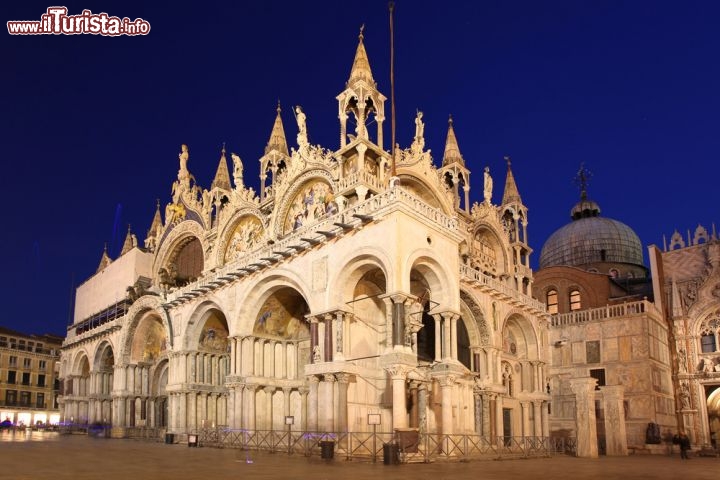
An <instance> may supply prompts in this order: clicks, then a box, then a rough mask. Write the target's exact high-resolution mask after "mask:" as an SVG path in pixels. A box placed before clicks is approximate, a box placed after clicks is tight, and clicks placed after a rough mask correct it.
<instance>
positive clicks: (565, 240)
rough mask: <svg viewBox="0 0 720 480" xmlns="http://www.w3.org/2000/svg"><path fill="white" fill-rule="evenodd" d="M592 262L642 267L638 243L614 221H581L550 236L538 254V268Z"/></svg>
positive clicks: (625, 226)
mask: <svg viewBox="0 0 720 480" xmlns="http://www.w3.org/2000/svg"><path fill="white" fill-rule="evenodd" d="M581 203H583V202H581ZM593 203H594V202H593ZM578 205H580V204H578ZM576 208H577V205H576ZM573 212H575V209H573ZM596 262H614V263H628V264H632V265H642V264H643V255H642V244H641V243H640V239H639V238H638V236H637V235H636V234H635V232H634V231H633V230H632V229H631V228H630V227H628V226H627V225H625V224H624V223H622V222H618V221H617V220H613V219H610V218H602V217H597V216H595V217H592V216H591V217H583V218H578V219H576V220H574V221H573V222H571V223H569V224H567V225H565V226H564V227H562V228H560V229H559V230H557V231H555V233H553V234H552V235H550V238H548V240H547V241H546V242H545V245H543V248H542V251H541V253H540V268H545V267H552V266H555V265H563V266H573V267H580V266H582V265H587V264H590V263H596Z"/></svg>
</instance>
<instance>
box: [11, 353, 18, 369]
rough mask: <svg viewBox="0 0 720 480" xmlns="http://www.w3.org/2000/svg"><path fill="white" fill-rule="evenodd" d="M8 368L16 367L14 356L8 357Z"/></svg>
mask: <svg viewBox="0 0 720 480" xmlns="http://www.w3.org/2000/svg"><path fill="white" fill-rule="evenodd" d="M10 366H11V367H17V357H16V356H15V355H10Z"/></svg>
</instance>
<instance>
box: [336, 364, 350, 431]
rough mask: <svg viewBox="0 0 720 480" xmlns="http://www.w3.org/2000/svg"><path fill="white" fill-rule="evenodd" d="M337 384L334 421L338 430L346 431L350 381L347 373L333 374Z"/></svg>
mask: <svg viewBox="0 0 720 480" xmlns="http://www.w3.org/2000/svg"><path fill="white" fill-rule="evenodd" d="M335 378H336V379H337V386H338V401H337V403H338V415H337V420H336V422H335V424H336V426H337V429H336V431H338V432H347V431H348V405H347V403H348V399H347V393H348V386H349V383H350V375H349V374H347V373H338V374H336V375H335Z"/></svg>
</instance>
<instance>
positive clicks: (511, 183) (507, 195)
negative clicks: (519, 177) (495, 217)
mask: <svg viewBox="0 0 720 480" xmlns="http://www.w3.org/2000/svg"><path fill="white" fill-rule="evenodd" d="M505 161H506V162H507V167H508V168H507V177H505V191H504V192H503V199H502V204H503V205H507V204H508V203H522V200H521V199H520V192H518V188H517V185H516V184H515V177H514V176H513V173H512V168H511V167H510V157H505Z"/></svg>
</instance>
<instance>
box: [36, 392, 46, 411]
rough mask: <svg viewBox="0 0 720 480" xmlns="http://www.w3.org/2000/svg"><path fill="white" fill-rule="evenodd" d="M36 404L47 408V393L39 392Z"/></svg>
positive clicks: (38, 406)
mask: <svg viewBox="0 0 720 480" xmlns="http://www.w3.org/2000/svg"><path fill="white" fill-rule="evenodd" d="M35 406H36V407H37V408H45V394H44V393H38V394H37V398H36V399H35Z"/></svg>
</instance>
